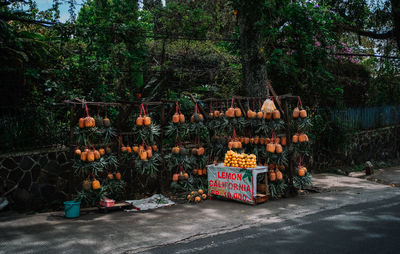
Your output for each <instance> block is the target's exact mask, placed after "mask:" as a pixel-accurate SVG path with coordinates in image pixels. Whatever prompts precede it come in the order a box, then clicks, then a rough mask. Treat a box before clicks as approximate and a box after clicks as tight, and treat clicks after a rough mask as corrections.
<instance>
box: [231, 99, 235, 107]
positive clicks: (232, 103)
mask: <svg viewBox="0 0 400 254" xmlns="http://www.w3.org/2000/svg"><path fill="white" fill-rule="evenodd" d="M234 101H235V96H232V102H231V108H233V103H234Z"/></svg>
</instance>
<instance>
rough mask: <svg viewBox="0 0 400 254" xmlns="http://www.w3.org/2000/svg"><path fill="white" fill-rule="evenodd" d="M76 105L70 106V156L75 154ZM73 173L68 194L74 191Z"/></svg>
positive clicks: (69, 180) (69, 181)
mask: <svg viewBox="0 0 400 254" xmlns="http://www.w3.org/2000/svg"><path fill="white" fill-rule="evenodd" d="M74 109H75V105H73V104H70V123H69V149H70V154H72V153H73V151H74V147H73V146H72V145H73V144H74V125H75V121H74V120H75V116H74V115H75V112H74ZM72 175H73V174H72V173H71V174H68V194H71V193H72V191H73V187H72V178H73V177H72ZM69 198H70V197H69Z"/></svg>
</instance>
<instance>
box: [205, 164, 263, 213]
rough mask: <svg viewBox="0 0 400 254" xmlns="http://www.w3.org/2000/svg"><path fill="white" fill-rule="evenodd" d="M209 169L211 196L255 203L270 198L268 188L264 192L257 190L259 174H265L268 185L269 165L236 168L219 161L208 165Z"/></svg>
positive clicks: (209, 190)
mask: <svg viewBox="0 0 400 254" xmlns="http://www.w3.org/2000/svg"><path fill="white" fill-rule="evenodd" d="M207 169H208V173H207V175H208V195H209V197H213V196H221V197H224V198H227V199H233V200H236V201H239V202H243V203H247V204H253V205H255V204H258V203H262V202H265V201H267V200H268V188H265V190H264V193H258V192H259V191H258V190H257V175H258V174H265V177H264V179H265V185H266V186H268V183H267V180H266V179H268V177H267V172H268V167H263V166H257V167H255V168H235V167H226V166H224V164H222V163H219V164H212V165H208V166H207Z"/></svg>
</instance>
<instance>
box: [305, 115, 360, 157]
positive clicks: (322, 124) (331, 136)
mask: <svg viewBox="0 0 400 254" xmlns="http://www.w3.org/2000/svg"><path fill="white" fill-rule="evenodd" d="M312 126H313V127H312V129H311V133H310V140H313V143H314V144H315V146H317V147H316V149H317V150H321V152H323V151H324V152H336V151H340V150H341V151H345V150H346V148H347V147H348V146H349V145H350V144H349V142H348V141H349V140H350V138H351V136H352V134H353V133H354V130H353V129H352V128H351V127H350V126H349V125H348V124H347V123H346V122H344V121H342V120H340V119H332V118H331V116H330V114H329V112H328V111H321V112H320V113H318V114H316V115H314V117H313V118H312Z"/></svg>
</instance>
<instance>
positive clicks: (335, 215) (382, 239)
mask: <svg viewBox="0 0 400 254" xmlns="http://www.w3.org/2000/svg"><path fill="white" fill-rule="evenodd" d="M228 215H229V213H228V212H227V216H228ZM210 227H212V225H210ZM144 253H154V254H157V253H178V254H185V253H207V254H212V253H217V254H223V253H307V254H310V253H318V254H321V253H332V254H338V253H341V254H342V253H352V254H353V253H363V254H367V253H374V254H375V253H400V197H399V196H397V197H395V198H391V199H385V200H381V201H376V202H367V203H362V204H357V205H350V206H345V207H342V208H340V209H335V210H328V211H323V212H320V213H316V214H313V215H309V216H305V217H302V218H299V219H296V220H290V221H285V222H283V223H276V224H269V225H264V226H260V227H255V228H250V229H246V230H240V231H236V232H231V233H226V234H222V235H217V236H215V237H207V238H203V239H200V240H195V241H192V242H187V243H180V244H173V245H168V246H164V247H160V248H157V249H152V250H149V251H147V252H144Z"/></svg>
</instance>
